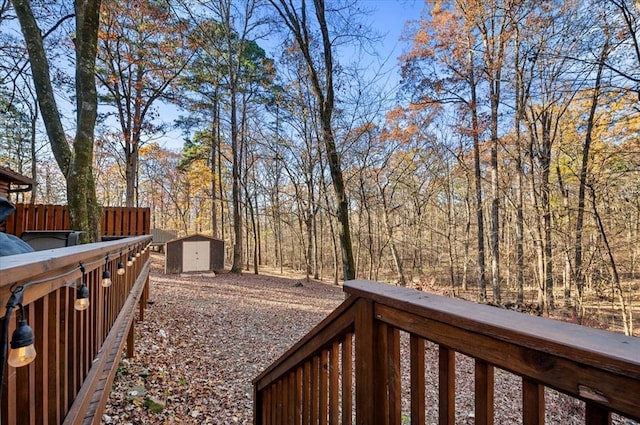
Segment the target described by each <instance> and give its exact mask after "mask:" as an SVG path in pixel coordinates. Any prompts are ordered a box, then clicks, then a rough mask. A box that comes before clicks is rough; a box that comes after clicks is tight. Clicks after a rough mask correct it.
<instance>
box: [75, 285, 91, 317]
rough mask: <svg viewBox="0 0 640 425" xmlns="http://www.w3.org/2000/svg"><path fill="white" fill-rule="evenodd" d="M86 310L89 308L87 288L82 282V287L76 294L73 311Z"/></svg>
mask: <svg viewBox="0 0 640 425" xmlns="http://www.w3.org/2000/svg"><path fill="white" fill-rule="evenodd" d="M87 308H89V288H87V285H85V283H84V282H82V286H80V287H79V288H78V292H77V293H76V304H75V309H76V310H78V311H82V310H86V309H87Z"/></svg>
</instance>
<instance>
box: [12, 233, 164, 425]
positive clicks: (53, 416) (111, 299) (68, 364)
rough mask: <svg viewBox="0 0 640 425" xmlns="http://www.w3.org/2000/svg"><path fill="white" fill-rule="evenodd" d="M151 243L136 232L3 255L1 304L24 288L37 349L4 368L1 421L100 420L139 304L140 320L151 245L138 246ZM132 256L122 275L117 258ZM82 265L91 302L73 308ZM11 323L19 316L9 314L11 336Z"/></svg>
mask: <svg viewBox="0 0 640 425" xmlns="http://www.w3.org/2000/svg"><path fill="white" fill-rule="evenodd" d="M150 241H151V236H138V237H131V238H125V239H121V240H116V241H111V242H101V243H94V244H86V245H77V246H72V247H67V248H58V249H53V250H46V251H39V252H33V253H28V254H20V255H14V256H9V257H2V258H0V303H1V305H2V306H4V305H5V304H6V303H7V300H8V299H9V298H10V296H11V293H12V290H15V289H16V288H18V287H20V286H22V287H23V288H24V298H23V305H24V311H25V316H26V319H27V321H28V323H29V325H30V326H31V327H32V328H33V331H34V337H35V348H36V351H37V357H36V359H35V361H34V362H33V363H31V364H30V365H28V366H25V367H21V368H13V367H11V366H8V365H7V366H6V370H5V374H4V381H3V383H2V385H3V391H2V399H1V406H2V412H1V416H0V418H1V420H2V424H3V425H16V424H88V423H100V416H101V412H102V411H103V409H104V406H105V403H106V400H107V397H108V392H109V389H110V387H111V383H112V382H113V378H114V376H115V372H116V369H117V366H118V362H119V359H120V356H121V352H122V349H123V348H124V346H125V344H126V346H127V352H128V355H130V356H132V355H133V337H134V326H132V323H133V320H134V317H135V313H136V310H137V308H138V306H139V316H140V320H142V319H143V317H144V306H145V303H146V299H147V294H148V277H149V250H144V252H143V248H144V247H146V246H147V244H148V243H150ZM136 253H140V256H139V257H137V261H135V262H134V263H133V264H132V266H130V267H127V266H126V265H125V274H124V275H119V274H118V273H117V267H118V263H119V262H121V261H122V262H123V263H125V264H126V261H127V257H128V255H129V254H132V255H135V254H136ZM80 265H82V267H81V266H80ZM105 267H106V269H107V270H109V272H110V275H111V280H112V284H111V285H110V286H108V287H103V286H102V283H101V281H102V277H103V271H104V269H105ZM82 268H83V269H84V272H85V274H84V282H86V285H87V287H88V288H89V300H90V305H89V308H88V309H87V310H84V311H77V310H75V309H74V303H75V300H76V295H77V288H78V286H79V285H80V284H81V281H82V280H83V272H82V270H81V269H82ZM1 314H4V309H3V313H1ZM4 320H6V317H3V318H2V321H0V322H3V321H4ZM15 327H16V313H14V314H12V315H11V316H10V317H9V335H8V336H9V339H10V338H11V334H12V332H13V330H14V329H15Z"/></svg>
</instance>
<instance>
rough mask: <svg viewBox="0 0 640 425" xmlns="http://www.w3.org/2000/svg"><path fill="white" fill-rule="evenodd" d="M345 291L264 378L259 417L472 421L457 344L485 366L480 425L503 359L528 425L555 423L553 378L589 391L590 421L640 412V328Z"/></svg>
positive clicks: (585, 395) (575, 394)
mask: <svg viewBox="0 0 640 425" xmlns="http://www.w3.org/2000/svg"><path fill="white" fill-rule="evenodd" d="M344 290H345V291H346V292H347V293H348V294H349V297H348V298H347V299H346V300H345V301H344V302H343V303H342V304H341V305H340V306H339V307H338V308H337V309H336V310H335V311H334V312H332V313H331V314H330V315H329V316H328V317H327V318H326V319H325V320H324V321H323V322H321V323H320V324H319V325H318V326H317V327H315V328H314V329H313V330H312V331H311V332H310V333H309V334H307V335H306V336H305V337H304V338H303V339H302V340H301V341H300V342H298V343H297V344H296V345H294V346H293V347H292V348H291V349H290V350H288V351H287V352H286V353H285V354H284V355H283V356H282V357H281V358H280V359H279V360H277V361H276V362H275V363H274V364H272V365H271V366H270V367H268V368H267V369H266V370H265V371H264V372H263V373H262V374H260V375H259V376H258V377H257V378H256V379H254V381H253V385H254V423H255V424H260V425H262V424H269V425H271V424H286V425H298V424H343V425H351V424H358V425H373V424H384V425H401V424H404V423H407V420H410V423H411V425H424V424H426V423H436V422H437V423H439V424H441V425H445V424H446V425H454V424H456V423H461V422H462V421H465V420H466V417H467V416H468V415H469V412H467V411H465V412H463V414H464V419H463V417H461V416H460V414H461V412H460V411H458V410H457V409H456V396H457V395H459V394H458V391H457V389H456V376H457V375H458V378H459V379H473V375H468V374H467V373H465V374H464V375H465V376H464V377H462V378H461V377H460V376H459V373H458V372H457V370H456V369H457V367H458V364H459V363H458V362H456V353H461V354H464V355H466V356H469V357H471V359H472V361H473V364H472V368H473V367H474V368H475V379H474V381H475V382H474V390H472V391H473V394H471V399H474V400H475V413H473V416H474V423H475V424H479V425H484V424H493V423H494V419H495V418H494V416H495V415H494V384H495V380H494V369H496V368H500V369H503V370H504V371H507V372H509V373H511V374H512V375H513V377H514V378H517V379H519V380H520V383H521V391H522V396H521V399H520V403H521V404H520V406H518V405H515V406H512V410H513V411H515V412H521V413H520V416H521V421H518V422H519V423H520V422H521V423H523V424H524V425H532V424H536V425H539V424H544V423H545V388H547V387H548V388H553V389H555V390H557V391H559V392H561V393H564V394H566V395H568V396H570V397H571V398H575V399H579V400H582V401H583V402H584V403H585V413H584V419H583V420H584V423H585V424H588V425H595V424H610V423H611V421H612V413H617V414H619V415H622V416H623V417H626V418H627V419H628V420H623V421H619V422H617V423H625V424H632V423H636V422H633V421H640V339H638V338H633V337H627V336H624V335H620V334H616V333H612V332H605V331H601V330H596V329H590V328H586V327H582V326H577V325H573V324H569V323H563V322H558V321H554V320H550V319H545V318H541V317H533V316H528V315H525V314H522V313H516V312H512V311H508V310H502V309H499V308H496V307H490V306H486V305H478V304H473V303H470V302H466V301H461V300H456V299H450V298H443V297H439V296H436V295H431V294H425V293H422V292H418V291H415V290H409V289H405V288H399V287H394V286H391V285H384V284H380V283H376V282H368V281H351V282H346V283H345V286H344ZM401 335H404V337H406V339H407V343H406V345H404V344H402V343H401ZM401 346H404V348H403V349H401ZM429 350H435V353H434V354H435V356H433V357H432V358H434V360H433V361H434V363H435V364H428V363H427V362H426V360H425V359H426V358H429V357H427V356H426V354H427V352H428V351H429ZM402 366H404V367H405V368H406V369H404V370H408V371H409V373H408V375H409V376H408V378H407V379H406V380H403V379H401V375H402V374H401V371H402V370H403V368H402ZM428 368H435V371H436V376H437V377H436V378H435V379H436V380H437V382H429V381H428V380H427V379H426V373H425V372H426V370H427V369H428ZM428 386H432V388H431V389H432V390H433V389H435V392H436V394H437V396H436V397H428V396H426V395H427V394H428V393H429V392H431V391H429V392H427V388H428ZM434 387H435V388H434ZM472 388H473V387H472ZM431 393H432V392H431ZM511 395H512V396H513V394H511ZM515 402H516V403H517V402H518V400H515ZM403 406H404V407H403ZM427 411H431V412H436V417H433V416H432V417H427V414H426V412H427ZM496 423H499V422H496Z"/></svg>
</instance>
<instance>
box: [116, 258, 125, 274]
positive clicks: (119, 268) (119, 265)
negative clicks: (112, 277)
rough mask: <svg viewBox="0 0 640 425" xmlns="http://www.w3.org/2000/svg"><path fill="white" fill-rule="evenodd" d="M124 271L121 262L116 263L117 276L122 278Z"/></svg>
mask: <svg viewBox="0 0 640 425" xmlns="http://www.w3.org/2000/svg"><path fill="white" fill-rule="evenodd" d="M124 272H125V270H124V264H122V261H118V271H117V273H118V276H122V275H123V274H124Z"/></svg>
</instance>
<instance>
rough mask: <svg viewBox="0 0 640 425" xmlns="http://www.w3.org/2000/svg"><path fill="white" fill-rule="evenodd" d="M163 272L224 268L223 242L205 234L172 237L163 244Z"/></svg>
mask: <svg viewBox="0 0 640 425" xmlns="http://www.w3.org/2000/svg"><path fill="white" fill-rule="evenodd" d="M165 252H166V257H165V267H164V272H165V273H168V274H169V273H182V272H200V271H212V270H213V271H215V270H221V269H223V268H224V242H223V241H221V240H219V239H215V238H212V237H210V236H205V235H199V234H196V235H191V236H186V237H184V238H179V239H174V240H172V241H169V242H167V244H166V246H165Z"/></svg>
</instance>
